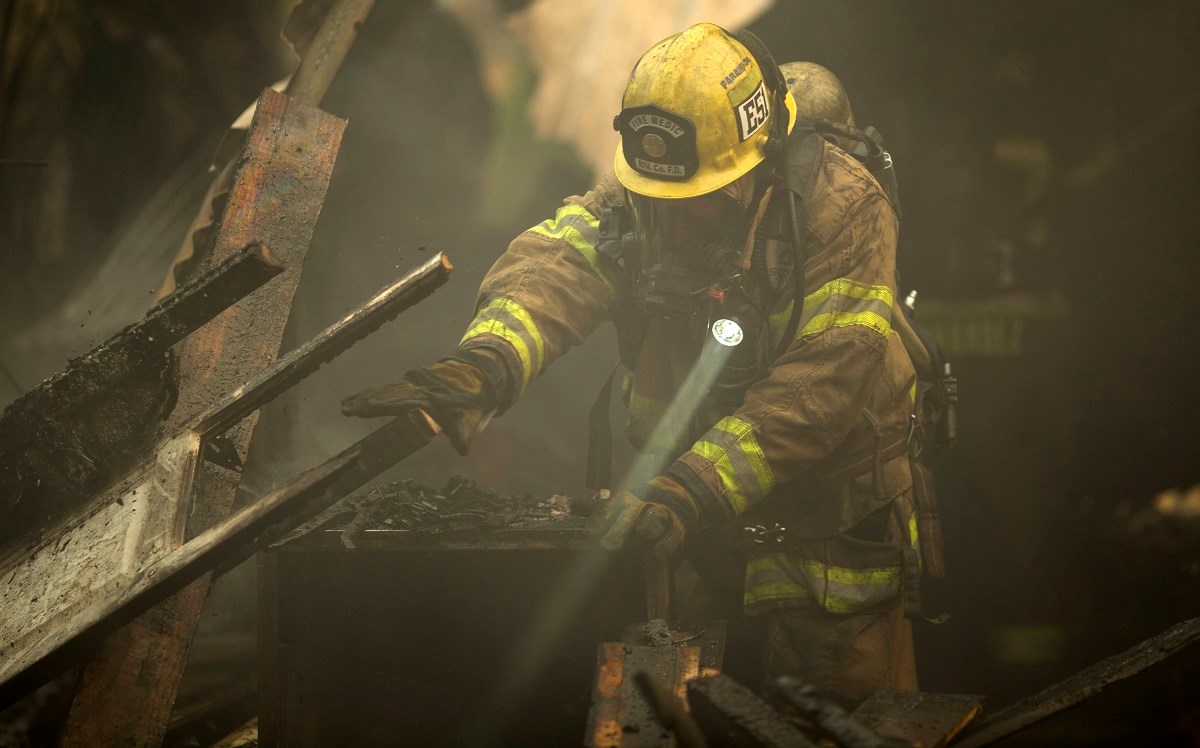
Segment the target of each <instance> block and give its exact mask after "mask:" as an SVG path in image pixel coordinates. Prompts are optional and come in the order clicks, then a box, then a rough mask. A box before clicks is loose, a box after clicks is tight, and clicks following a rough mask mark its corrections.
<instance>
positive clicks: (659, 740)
mask: <svg viewBox="0 0 1200 748" xmlns="http://www.w3.org/2000/svg"><path fill="white" fill-rule="evenodd" d="M699 672H700V650H699V649H697V648H695V647H682V646H680V647H672V646H659V647H643V646H638V645H634V644H624V643H621V642H605V643H603V644H601V645H600V647H599V649H598V650H597V654H596V676H595V680H594V681H593V683H592V707H591V711H590V712H589V714H588V726H587V732H586V735H585V737H584V744H585V745H588V746H593V747H595V748H618V747H623V748H630V747H631V746H654V747H657V746H665V745H668V741H669V740H670V739H671V736H670V734H669V733H668V732H667V728H666V727H665V726H664V725H663V724H662V723H660V722H659V721H658V719H657V717H656V716H655V711H654V709H653V708H652V706H651V704H650V703H649V702H648V701H647V700H646V697H645V696H644V695H643V693H642V691H641V689H639V687H638V686H637V683H636V682H635V681H634V678H635V676H637V675H638V674H639V673H647V674H649V675H650V676H651V677H653V678H654V679H655V680H657V681H658V682H659V683H661V684H663V688H664V689H665V690H666V692H667V693H669V694H671V695H673V696H674V697H675V698H680V699H681V698H682V697H683V694H684V688H685V684H686V683H687V682H688V681H690V680H692V679H694V678H695V677H696V676H697V675H698V674H699Z"/></svg>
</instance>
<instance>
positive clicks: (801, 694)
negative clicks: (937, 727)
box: [775, 676, 913, 748]
mask: <svg viewBox="0 0 1200 748" xmlns="http://www.w3.org/2000/svg"><path fill="white" fill-rule="evenodd" d="M775 692H776V693H777V694H779V695H780V696H781V697H783V698H784V699H785V700H786V701H787V702H788V703H789V704H790V705H791V706H793V707H795V709H796V711H798V712H799V713H800V715H801V716H803V717H805V718H807V719H808V720H809V721H810V722H812V723H813V724H814V725H816V726H817V728H818V729H819V730H820V731H821V732H823V733H825V734H826V735H827V736H828V737H829V738H831V739H832V740H833V741H834V742H835V743H837V744H838V745H839V746H842V747H843V748H906V747H907V746H910V745H913V744H912V743H910V742H909V741H907V740H897V739H895V738H889V737H883V736H881V735H876V734H875V733H874V732H872V731H871V730H868V729H867V728H866V727H864V726H863V725H861V724H859V723H858V722H857V721H856V720H855V719H853V718H852V717H851V716H850V715H849V714H847V713H846V710H845V709H843V708H842V707H841V705H840V704H836V703H834V702H832V701H829V700H828V699H824V698H821V697H820V696H818V695H817V693H816V689H815V688H813V687H812V686H810V685H808V684H805V683H803V682H801V681H800V680H799V679H797V678H793V677H791V676H784V677H782V678H779V679H778V680H776V681H775Z"/></svg>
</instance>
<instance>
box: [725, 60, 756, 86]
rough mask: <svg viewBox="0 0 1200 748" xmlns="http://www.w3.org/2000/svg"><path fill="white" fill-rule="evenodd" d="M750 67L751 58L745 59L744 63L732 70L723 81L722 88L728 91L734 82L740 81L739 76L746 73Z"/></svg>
mask: <svg viewBox="0 0 1200 748" xmlns="http://www.w3.org/2000/svg"><path fill="white" fill-rule="evenodd" d="M748 67H750V58H749V57H743V58H742V61H741V62H739V63H738V64H737V67H735V68H734V69H733V70H730V71H729V74H728V75H726V76H725V77H724V78H722V79H721V88H725V89H728V88H729V87H730V86H732V85H733V82H734V81H735V80H737V79H738V76H739V75H741V74H742V73H744V72H746V68H748Z"/></svg>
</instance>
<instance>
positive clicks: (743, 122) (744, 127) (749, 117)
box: [737, 83, 771, 141]
mask: <svg viewBox="0 0 1200 748" xmlns="http://www.w3.org/2000/svg"><path fill="white" fill-rule="evenodd" d="M770 116H771V105H770V104H768V103H767V85H766V84H765V83H759V84H758V88H756V89H754V93H752V94H750V95H749V96H748V97H746V100H745V101H743V102H742V103H741V104H738V105H737V124H738V138H739V139H740V140H742V141H745V140H746V139H748V138H749V137H750V136H751V135H753V134H754V133H756V132H758V131H759V130H761V129H762V126H763V125H764V124H766V122H767V118H768V117H770Z"/></svg>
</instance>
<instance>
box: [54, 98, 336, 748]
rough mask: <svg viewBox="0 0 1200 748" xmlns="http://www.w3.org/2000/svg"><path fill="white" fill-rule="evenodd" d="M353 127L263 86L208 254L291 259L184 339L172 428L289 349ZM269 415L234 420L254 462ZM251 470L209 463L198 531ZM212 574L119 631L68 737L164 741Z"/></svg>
mask: <svg viewBox="0 0 1200 748" xmlns="http://www.w3.org/2000/svg"><path fill="white" fill-rule="evenodd" d="M345 127H346V121H345V120H343V119H341V118H338V117H335V116H333V115H331V114H329V113H327V112H323V111H321V110H320V109H317V108H316V107H313V106H309V105H306V104H303V103H301V102H299V101H296V100H295V99H293V98H291V97H288V96H285V95H283V94H280V93H278V92H276V91H273V90H271V89H267V90H265V91H263V93H262V95H261V96H260V97H259V100H258V104H257V106H256V108H255V111H254V118H253V120H252V122H251V125H250V130H249V132H248V134H247V137H246V141H245V146H244V148H243V150H242V152H241V154H240V156H239V157H238V159H237V162H236V166H235V167H234V169H233V181H232V185H231V188H230V191H229V196H228V199H227V200H225V201H224V203H223V207H222V210H221V216H220V219H219V221H217V222H216V223H215V224H214V226H213V236H212V255H211V258H210V259H205V260H204V263H205V266H209V265H212V264H216V263H218V262H221V261H222V260H224V259H225V258H226V257H228V256H229V255H230V254H232V253H233V252H234V251H236V250H238V249H240V248H241V247H243V246H245V245H246V244H247V243H248V242H250V241H261V242H263V243H265V244H267V245H268V246H270V247H271V251H272V252H273V253H274V254H275V256H276V257H278V258H279V260H280V262H281V263H282V264H283V265H285V267H286V270H285V272H283V273H281V274H280V276H279V278H277V279H276V280H275V281H274V282H273V283H272V284H271V287H270V288H269V289H263V293H258V294H253V295H252V296H250V297H247V298H246V299H243V300H242V301H241V302H239V303H238V304H236V305H234V306H233V307H231V308H230V309H227V310H226V311H225V312H223V313H222V314H221V316H220V317H218V318H217V319H216V320H214V321H213V324H211V325H208V326H206V327H205V328H203V329H201V330H198V331H197V332H196V333H194V334H192V335H190V336H188V338H187V339H186V340H185V341H184V342H183V343H182V344H181V345H180V346H179V349H178V362H179V366H178V372H179V400H178V402H177V403H176V405H175V408H174V410H173V411H172V413H171V416H170V418H169V419H168V421H167V424H166V427H165V428H166V430H168V431H170V430H174V429H175V428H178V427H179V426H181V425H183V424H186V423H189V422H190V421H191V420H192V419H193V418H195V417H196V416H197V415H198V414H200V413H203V412H204V411H205V410H207V409H208V407H209V406H210V405H211V404H212V403H213V402H216V401H217V400H218V399H220V398H222V397H224V396H225V395H226V394H228V393H229V392H230V391H231V390H233V389H236V388H237V387H240V386H242V385H243V384H245V383H246V382H247V381H249V380H251V379H253V378H254V377H255V376H257V375H258V374H259V373H261V372H262V371H263V370H264V369H266V368H267V367H268V366H269V365H270V364H271V363H272V362H273V361H274V360H275V359H276V358H277V357H278V356H279V349H280V346H281V344H282V342H283V330H284V327H285V325H286V324H287V319H288V315H289V313H290V311H291V308H292V299H293V297H294V295H295V292H296V288H297V286H298V284H299V281H300V273H301V270H302V269H303V266H304V258H305V256H306V255H307V253H308V246H309V242H310V241H311V239H312V234H313V230H314V229H315V227H316V223H317V218H318V217H319V216H320V213H321V207H322V205H323V204H324V201H325V194H326V191H327V189H328V186H329V180H330V177H331V176H332V173H333V164H334V162H335V160H336V159H337V153H338V150H339V148H340V146H341V140H342V134H343V132H344V130H345ZM257 423H258V414H257V413H251V414H250V415H248V416H247V417H246V418H244V419H242V421H241V422H239V423H238V424H237V425H235V426H233V427H232V428H230V429H229V431H228V432H226V435H227V436H228V438H229V442H230V444H232V445H233V447H234V449H235V450H236V451H237V453H238V457H239V458H241V460H242V461H243V462H245V460H246V454H247V450H248V449H249V446H250V440H251V436H252V435H253V433H254V428H255V426H256V425H257ZM240 478H241V474H240V473H238V472H235V471H230V470H226V469H224V468H221V467H217V466H214V465H213V464H212V463H210V462H207V461H205V462H203V463H202V465H201V467H200V470H199V475H198V477H197V480H196V488H195V496H194V500H193V506H192V511H191V512H190V514H189V515H188V523H187V529H186V537H187V538H193V537H196V536H197V535H198V534H199V533H201V532H203V531H204V530H206V529H208V528H210V527H212V526H214V525H215V524H217V523H218V522H219V521H221V520H222V519H223V518H225V517H226V516H227V515H228V513H229V510H230V507H231V506H232V505H233V497H234V493H235V492H236V490H237V485H238V483H239V481H240ZM208 582H209V580H208V578H207V576H203V577H201V578H199V579H197V580H196V581H195V582H193V583H192V584H191V585H188V586H187V587H186V588H184V589H182V590H180V591H179V592H178V593H177V594H176V595H174V596H173V597H171V598H170V599H168V600H165V601H163V602H162V603H161V604H160V605H158V606H156V607H155V608H153V609H151V610H149V611H147V612H146V613H145V614H144V615H142V616H141V617H140V618H139V619H137V620H136V621H134V622H132V623H131V624H130V625H129V626H127V627H125V628H124V629H121V630H120V631H117V632H115V633H114V634H113V636H111V637H109V639H108V640H107V641H106V642H105V643H104V645H103V647H102V651H101V653H100V654H99V655H98V656H97V657H96V658H95V659H93V660H92V661H91V662H90V663H89V664H88V665H87V666H86V667H85V669H84V671H83V674H82V675H81V677H80V681H79V686H78V688H77V689H76V693H75V699H74V701H73V703H72V706H71V714H70V717H69V718H68V721H67V728H66V730H65V732H64V734H63V737H62V740H61V743H60V744H61V745H63V746H76V745H79V746H87V745H111V744H114V743H118V742H121V743H132V744H135V745H157V744H159V743H161V742H162V738H163V733H164V730H165V727H166V723H167V720H168V719H169V717H170V711H171V704H172V703H173V702H174V700H175V694H176V692H177V689H178V686H179V679H180V677H181V675H182V672H183V667H184V663H185V662H186V660H187V652H188V648H189V646H190V645H191V641H192V636H193V634H194V633H195V630H196V626H197V623H198V621H199V617H200V611H201V610H202V609H203V607H204V600H205V598H206V597H207V595H208ZM148 674H149V675H148Z"/></svg>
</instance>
